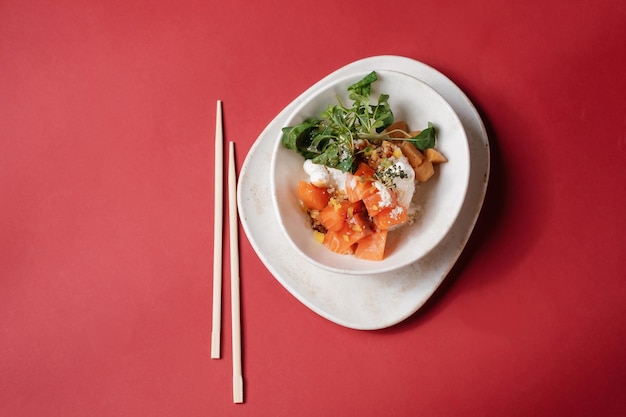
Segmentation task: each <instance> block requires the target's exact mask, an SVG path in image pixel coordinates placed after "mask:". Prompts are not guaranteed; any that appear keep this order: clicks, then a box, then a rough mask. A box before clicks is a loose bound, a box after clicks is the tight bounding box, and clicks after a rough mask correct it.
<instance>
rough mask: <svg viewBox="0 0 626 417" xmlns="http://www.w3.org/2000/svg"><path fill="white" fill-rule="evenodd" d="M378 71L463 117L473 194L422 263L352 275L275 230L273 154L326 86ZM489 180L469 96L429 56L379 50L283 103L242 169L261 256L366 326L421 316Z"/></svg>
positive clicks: (244, 203) (322, 302)
mask: <svg viewBox="0 0 626 417" xmlns="http://www.w3.org/2000/svg"><path fill="white" fill-rule="evenodd" d="M372 69H380V70H392V71H399V72H403V73H405V74H407V75H411V76H413V77H415V78H417V79H420V80H422V81H424V82H425V83H427V84H428V85H430V86H431V87H433V88H434V89H435V90H436V91H437V92H438V93H439V94H441V95H442V96H443V97H444V98H445V99H446V101H447V102H448V103H449V104H450V105H451V106H452V107H453V109H454V110H455V112H456V114H457V115H458V117H459V119H460V120H461V122H462V123H463V127H464V128H465V133H466V136H467V139H468V145H469V152H470V160H471V164H470V176H469V184H468V191H467V195H466V198H465V200H464V202H463V205H462V207H461V211H460V213H459V216H458V217H457V219H456V221H455V222H454V224H453V226H452V228H451V229H450V231H449V233H448V234H447V235H446V236H445V237H444V239H443V240H442V241H441V242H440V244H439V245H437V247H436V248H435V249H433V250H432V251H431V252H429V253H428V254H427V255H426V256H424V257H423V258H421V259H420V260H419V261H417V262H415V263H412V264H410V265H407V266H405V267H403V268H401V269H398V270H395V271H393V272H388V273H382V274H372V275H360V276H356V275H344V274H338V273H333V272H329V271H327V270H324V269H321V268H319V267H317V266H315V265H313V264H311V263H310V262H308V261H307V260H306V259H304V258H303V257H302V256H301V255H300V254H299V253H298V251H296V250H295V249H294V248H293V246H292V245H291V244H290V243H289V242H288V241H287V239H286V238H285V237H284V236H283V235H282V234H277V233H274V234H272V233H267V225H268V224H276V223H277V222H278V219H277V217H276V214H275V210H274V208H273V205H272V199H271V194H270V193H271V191H270V181H269V176H270V160H271V156H272V153H273V151H274V145H275V141H276V138H277V136H278V135H279V133H280V130H281V128H282V127H283V126H284V125H285V122H286V120H287V118H288V116H289V115H290V114H291V113H292V112H293V111H294V110H295V109H296V108H297V107H298V106H299V105H300V104H301V103H302V102H303V101H304V100H305V99H306V98H307V97H308V96H309V95H311V94H313V93H314V92H315V91H316V90H317V89H319V88H322V87H323V86H324V85H326V84H328V83H331V82H333V81H334V80H337V79H339V78H341V77H344V76H347V75H350V74H352V73H359V72H362V71H368V70H372ZM488 178H489V142H488V139H487V134H486V132H485V129H484V126H483V123H482V121H481V119H480V116H479V114H478V112H477V111H476V109H475V108H474V106H473V105H472V103H471V102H470V100H469V99H468V98H467V97H466V96H465V94H464V93H463V92H462V91H461V90H460V89H459V88H458V87H457V86H456V85H455V84H454V83H453V82H452V81H450V80H449V79H448V78H447V77H446V76H444V75H443V74H441V73H440V72H438V71H436V70H435V69H433V68H432V67H429V66H427V65H425V64H423V63H421V62H418V61H415V60H413V59H410V58H405V57H398V56H376V57H370V58H365V59H362V60H359V61H356V62H353V63H351V64H349V65H347V66H345V67H343V68H340V69H339V70H337V71H335V72H333V73H332V74H330V75H328V76H327V77H325V78H324V79H322V80H321V81H319V82H318V83H316V84H315V85H313V86H312V87H311V88H309V89H308V90H306V91H305V92H304V93H302V94H301V95H300V96H299V97H298V98H296V99H295V100H294V101H293V102H292V103H290V104H289V105H288V106H287V107H285V109H283V110H282V111H281V112H280V113H279V114H278V115H277V116H276V118H275V119H274V120H272V122H270V124H269V125H268V126H267V127H266V128H265V130H264V131H263V132H262V133H261V135H260V136H259V138H258V139H257V141H256V142H255V143H254V145H253V146H252V148H251V149H250V151H249V153H248V155H247V157H246V159H245V161H244V163H243V166H242V168H241V171H240V175H239V185H238V190H237V200H238V207H239V216H240V219H241V222H242V226H243V229H244V231H245V233H246V235H247V237H248V239H249V241H250V243H251V245H252V247H253V248H254V250H255V251H256V253H257V255H258V256H259V258H260V259H261V261H262V262H263V263H264V265H265V266H266V267H267V268H268V270H269V271H270V272H271V273H272V275H273V276H274V277H275V278H276V280H278V282H280V283H281V284H282V285H283V287H284V288H285V289H287V291H288V292H289V293H290V294H292V295H293V296H294V297H296V298H297V299H298V300H299V301H301V302H302V303H303V304H304V305H306V306H307V307H308V308H310V309H311V310H312V311H314V312H316V313H317V314H319V315H321V316H322V317H324V318H326V319H328V320H330V321H332V322H334V323H337V324H339V325H342V326H345V327H349V328H354V329H363V330H374V329H381V328H385V327H389V326H392V325H394V324H397V323H399V322H401V321H402V320H404V319H406V318H407V317H409V316H411V315H412V314H414V313H415V312H416V311H417V310H419V308H420V307H421V306H422V305H424V303H425V302H426V301H427V300H428V298H430V296H431V295H432V294H433V293H434V292H435V290H436V289H437V288H438V287H439V285H440V284H441V282H442V281H443V280H444V278H445V277H446V275H447V274H448V272H449V271H450V269H451V268H452V266H453V265H454V263H455V262H456V260H457V259H458V257H459V255H460V253H461V251H462V250H463V248H464V246H465V244H466V242H467V240H468V239H469V236H470V234H471V232H472V230H473V228H474V224H475V223H476V219H477V217H478V214H479V212H480V209H481V207H482V203H483V200H484V196H485V192H486V189H487V182H488Z"/></svg>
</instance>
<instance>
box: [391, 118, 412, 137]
mask: <svg viewBox="0 0 626 417" xmlns="http://www.w3.org/2000/svg"><path fill="white" fill-rule="evenodd" d="M408 131H409V125H407V124H406V122H405V121H404V120H399V121H397V122H393V123H392V124H390V125H389V126H388V127H387V129H385V132H388V133H389V137H390V138H406V137H407V136H406V133H408Z"/></svg>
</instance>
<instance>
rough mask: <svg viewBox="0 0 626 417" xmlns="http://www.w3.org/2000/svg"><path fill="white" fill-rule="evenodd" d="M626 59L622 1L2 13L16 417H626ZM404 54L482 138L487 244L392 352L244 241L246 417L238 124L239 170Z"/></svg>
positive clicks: (179, 5)
mask: <svg viewBox="0 0 626 417" xmlns="http://www.w3.org/2000/svg"><path fill="white" fill-rule="evenodd" d="M625 40H626V3H624V2H622V1H617V0H616V1H612V0H605V1H590V0H575V1H536V0H529V1H524V2H513V1H509V2H505V1H502V2H493V1H486V0H478V1H474V2H456V1H455V2H452V1H443V0H436V1H414V2H404V1H402V2H401V1H396V0H390V1H388V2H384V3H383V2H373V1H369V0H367V1H355V0H346V1H342V2H336V1H329V0H321V1H317V2H302V1H275V2H271V3H270V2H261V1H260V2H251V1H243V0H229V1H223V2H217V1H209V0H204V1H201V0H176V1H120V0H113V1H106V2H105V1H82V2H78V1H69V0H56V1H39V0H33V1H14V0H3V1H1V2H0V415H2V416H7V417H9V416H11V417H19V416H43V415H45V416H48V417H53V416H64V417H68V416H226V415H229V416H238V415H241V416H321V415H342V416H383V415H384V416H415V415H425V416H444V415H447V416H452V415H453V416H529V415H533V416H589V415H598V416H600V415H601V416H621V415H625V414H626V400H625V399H624V396H623V393H624V386H626V360H625V359H626V355H625V353H624V344H625V343H626V332H625V330H626V314H625V313H626V304H625V301H626V284H625V283H624V275H625V272H626V256H625V254H624V248H625V246H626V245H625V244H626V239H625V237H624V234H625V233H626V221H625V220H624V219H625V216H624V207H625V206H626V193H625V192H624V185H625V184H626V167H625V164H626V117H625V113H626V105H625V104H624V103H625V102H626V101H625V100H624V94H625V93H626V77H624V64H625V63H626V47H625V44H624V42H625ZM387 54H395V55H403V56H408V57H411V58H414V59H417V60H420V61H422V62H424V63H426V64H429V65H431V66H433V67H435V68H436V69H438V70H439V71H441V72H443V73H444V74H446V75H447V76H448V77H450V78H451V79H452V80H453V81H454V82H455V83H456V84H457V85H459V86H460V87H461V88H462V89H463V90H464V91H465V93H466V94H467V95H468V96H469V97H470V99H471V100H472V101H473V102H474V104H475V105H476V106H477V107H478V109H479V111H480V113H481V115H482V117H483V119H484V122H485V124H486V126H487V129H488V133H489V139H490V144H491V150H492V161H491V163H492V171H491V181H490V184H489V189H488V193H487V198H486V201H485V206H484V209H483V212H482V214H481V217H480V218H479V222H478V224H477V226H476V229H475V232H474V234H473V235H472V238H471V239H470V242H469V244H468V246H467V247H466V250H465V251H464V253H463V255H462V257H461V259H460V260H459V262H458V263H457V265H456V266H455V268H454V269H453V270H452V272H451V273H450V275H449V276H448V278H447V279H446V281H445V282H444V285H443V286H442V287H441V288H440V289H439V290H438V291H437V293H436V294H435V296H434V297H433V298H432V299H431V300H430V302H429V303H428V304H427V305H426V306H425V307H424V308H423V309H421V310H420V311H419V312H418V313H416V314H415V315H414V316H413V317H411V318H410V319H408V320H406V321H404V322H402V323H401V324H399V325H396V326H394V327H391V328H389V329H385V330H380V331H356V330H351V329H347V328H343V327H341V326H338V325H336V324H334V323H331V322H329V321H327V320H325V319H323V318H321V317H320V316H318V315H316V314H315V313H313V312H311V311H310V310H309V309H307V308H306V307H305V306H303V305H302V304H300V303H299V302H298V301H297V300H296V299H295V298H293V297H292V296H291V295H290V294H289V293H288V292H287V291H286V290H285V289H284V288H283V287H282V286H281V285H280V284H279V283H278V282H277V281H276V280H275V279H274V278H273V277H272V276H271V275H270V274H269V272H268V271H267V270H266V269H265V267H264V266H263V264H262V263H261V262H260V261H259V259H258V257H257V256H256V254H255V253H254V251H253V250H252V248H251V246H250V244H249V243H248V241H247V239H246V238H245V236H244V235H243V234H242V236H241V277H242V278H241V279H242V287H241V291H242V320H243V327H242V337H243V342H244V345H243V352H244V353H243V355H244V356H243V369H244V378H245V381H246V382H245V384H246V385H245V387H246V392H245V400H246V401H245V404H241V405H235V404H233V403H232V394H231V382H230V381H231V362H230V359H231V356H230V349H229V346H230V345H229V343H230V338H229V334H230V333H229V331H230V325H229V323H230V321H229V318H230V315H229V306H230V303H229V297H228V294H229V285H228V282H227V281H228V280H225V286H224V305H223V306H224V317H223V318H224V327H223V330H224V332H223V349H222V350H223V358H222V359H220V360H211V359H210V357H209V351H210V330H211V301H212V284H211V275H212V253H213V238H212V227H213V154H212V150H213V138H214V126H215V103H216V100H218V99H221V100H223V103H224V126H225V136H226V139H227V140H233V141H235V142H236V143H237V159H238V165H239V166H241V163H242V162H243V160H244V158H245V156H246V154H247V152H248V150H249V149H250V147H251V146H252V144H253V143H254V141H255V139H256V138H257V137H258V135H259V134H260V133H261V131H262V130H263V129H264V127H265V126H266V125H267V124H268V123H269V122H270V121H271V120H272V119H273V118H274V116H275V115H276V114H277V113H278V112H279V111H280V110H281V109H282V108H283V107H284V106H286V105H287V104H288V103H289V102H290V101H291V100H293V99H294V98H295V97H296V96H297V95H299V94H300V93H301V92H302V91H304V90H305V89H306V88H308V87H309V86H310V85H312V84H313V83H314V82H316V81H317V80H319V79H320V78H322V77H323V76H325V75H327V74H329V73H330V72H332V71H334V70H336V69H338V68H339V67H342V66H344V65H346V64H348V63H350V62H352V61H354V60H357V59H360V58H364V57H367V56H372V55H387ZM268 233H275V232H274V231H272V226H271V225H268ZM225 244H226V242H225ZM224 272H225V276H227V273H228V266H227V265H226V266H225V270H224Z"/></svg>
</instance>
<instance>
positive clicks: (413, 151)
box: [398, 140, 424, 170]
mask: <svg viewBox="0 0 626 417" xmlns="http://www.w3.org/2000/svg"><path fill="white" fill-rule="evenodd" d="M398 146H399V147H400V149H401V150H402V153H403V154H404V156H406V159H408V161H409V164H411V167H413V169H414V170H417V168H418V167H419V166H420V165H421V164H422V161H424V155H423V154H422V152H420V150H419V149H417V148H416V147H415V145H413V144H412V143H411V142H409V141H406V140H403V141H400V143H399V144H398Z"/></svg>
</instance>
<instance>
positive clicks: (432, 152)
mask: <svg viewBox="0 0 626 417" xmlns="http://www.w3.org/2000/svg"><path fill="white" fill-rule="evenodd" d="M424 156H425V157H426V159H428V160H429V161H430V162H432V163H433V164H443V163H445V162H448V158H446V157H445V156H443V154H442V153H441V152H439V151H438V150H437V149H435V148H428V149H426V150H425V151H424Z"/></svg>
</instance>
